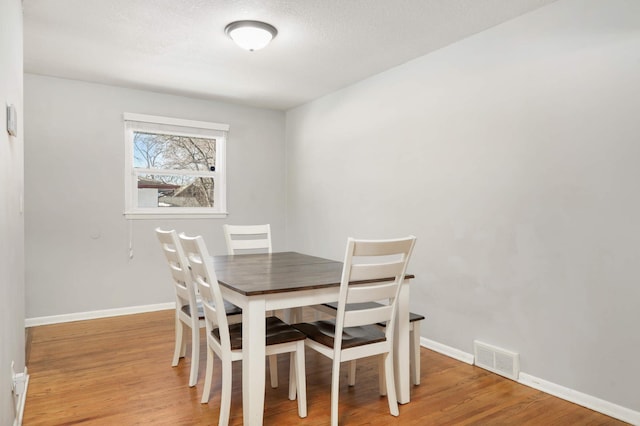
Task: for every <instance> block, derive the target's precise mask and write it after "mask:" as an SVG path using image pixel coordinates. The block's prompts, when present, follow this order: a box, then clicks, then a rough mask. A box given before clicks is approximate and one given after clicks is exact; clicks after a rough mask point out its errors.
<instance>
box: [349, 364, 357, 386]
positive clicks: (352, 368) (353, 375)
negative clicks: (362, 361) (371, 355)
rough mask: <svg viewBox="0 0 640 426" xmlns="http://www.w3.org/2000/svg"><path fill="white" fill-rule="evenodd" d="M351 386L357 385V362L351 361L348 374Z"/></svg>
mask: <svg viewBox="0 0 640 426" xmlns="http://www.w3.org/2000/svg"><path fill="white" fill-rule="evenodd" d="M348 381H349V386H355V385H356V360H355V359H353V360H351V361H349V373H348Z"/></svg>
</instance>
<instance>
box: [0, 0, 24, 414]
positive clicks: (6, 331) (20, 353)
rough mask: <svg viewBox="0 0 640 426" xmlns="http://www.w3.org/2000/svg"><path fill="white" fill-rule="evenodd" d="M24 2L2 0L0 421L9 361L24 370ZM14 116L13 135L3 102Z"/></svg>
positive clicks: (8, 402)
mask: <svg viewBox="0 0 640 426" xmlns="http://www.w3.org/2000/svg"><path fill="white" fill-rule="evenodd" d="M22 81H23V77H22V2H21V1H20V0H8V1H4V0H3V1H2V2H0V123H1V124H0V206H1V207H0V424H2V425H10V424H12V423H13V419H14V416H15V410H14V408H13V399H12V397H11V375H10V371H11V361H15V363H16V369H17V370H19V371H22V369H23V368H24V362H25V350H24V348H25V346H24V309H25V308H24V219H23V215H22V212H21V211H20V198H21V196H22V193H23V174H24V169H23V164H24V160H23V155H24V144H23V136H24V131H23V122H24V120H23V118H24V116H23V111H22V84H23V83H22ZM6 104H13V105H15V107H16V111H17V117H18V134H17V137H13V136H9V134H8V133H7V127H6V119H5V105H6Z"/></svg>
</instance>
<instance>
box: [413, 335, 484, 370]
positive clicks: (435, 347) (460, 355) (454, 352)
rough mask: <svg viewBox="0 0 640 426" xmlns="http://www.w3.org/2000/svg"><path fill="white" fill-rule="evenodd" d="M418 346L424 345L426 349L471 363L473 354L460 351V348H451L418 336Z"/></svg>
mask: <svg viewBox="0 0 640 426" xmlns="http://www.w3.org/2000/svg"><path fill="white" fill-rule="evenodd" d="M420 346H424V347H425V348H427V349H431V350H432V351H436V352H438V353H441V354H442V355H446V356H448V357H450V358H453V359H457V360H458V361H462V362H464V363H466V364H471V365H473V354H470V353H467V352H464V351H461V350H460V349H456V348H452V347H451V346H447V345H443V344H442V343H438V342H436V341H434V340H431V339H427V338H426V337H420Z"/></svg>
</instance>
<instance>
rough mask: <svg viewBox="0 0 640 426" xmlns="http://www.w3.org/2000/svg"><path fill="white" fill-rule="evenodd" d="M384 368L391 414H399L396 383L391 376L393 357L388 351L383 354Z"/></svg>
mask: <svg viewBox="0 0 640 426" xmlns="http://www.w3.org/2000/svg"><path fill="white" fill-rule="evenodd" d="M383 356H384V370H385V376H386V382H387V401H388V402H389V411H390V412H391V415H392V416H396V417H397V416H399V415H400V411H398V398H397V397H396V383H395V379H394V377H393V357H392V356H391V354H390V353H387V354H384V355H383Z"/></svg>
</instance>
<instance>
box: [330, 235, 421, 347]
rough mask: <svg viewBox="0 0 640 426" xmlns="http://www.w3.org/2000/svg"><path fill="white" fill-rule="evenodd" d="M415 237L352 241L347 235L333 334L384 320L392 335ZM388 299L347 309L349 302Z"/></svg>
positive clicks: (387, 330) (388, 336)
mask: <svg viewBox="0 0 640 426" xmlns="http://www.w3.org/2000/svg"><path fill="white" fill-rule="evenodd" d="M415 240H416V239H415V237H414V236H409V237H406V238H400V239H394V240H355V239H353V238H349V240H348V242H347V251H346V254H345V261H344V269H343V272H342V281H341V284H340V295H339V300H338V311H337V316H336V335H337V336H340V335H341V334H342V329H343V328H344V327H354V326H361V325H367V324H377V323H380V322H385V323H388V325H389V326H388V327H386V333H387V338H388V339H390V338H392V336H393V334H389V333H393V328H394V327H393V324H394V319H395V316H396V308H397V303H396V300H397V297H398V294H399V291H400V286H401V284H402V282H403V281H404V276H405V274H406V271H407V264H408V262H409V259H410V257H411V253H412V251H413V247H414V245H415ZM382 300H384V301H388V304H387V305H376V306H375V307H372V308H365V309H357V310H347V309H346V305H347V304H349V303H365V302H377V301H382Z"/></svg>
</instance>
